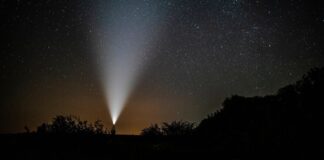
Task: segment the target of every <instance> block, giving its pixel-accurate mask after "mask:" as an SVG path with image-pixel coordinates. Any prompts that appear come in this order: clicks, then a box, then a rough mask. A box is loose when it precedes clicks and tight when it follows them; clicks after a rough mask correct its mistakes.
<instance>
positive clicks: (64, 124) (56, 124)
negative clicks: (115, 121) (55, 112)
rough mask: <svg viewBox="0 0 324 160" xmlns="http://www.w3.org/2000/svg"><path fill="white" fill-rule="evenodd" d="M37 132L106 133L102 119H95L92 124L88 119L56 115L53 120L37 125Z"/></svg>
mask: <svg viewBox="0 0 324 160" xmlns="http://www.w3.org/2000/svg"><path fill="white" fill-rule="evenodd" d="M37 133H39V134H49V133H50V134H80V135H93V134H107V133H109V132H108V130H107V129H105V128H104V125H103V123H102V121H100V120H97V121H95V122H94V123H93V124H92V123H89V122H88V121H82V120H80V119H79V118H78V117H76V116H62V115H60V116H56V117H55V118H53V122H52V123H50V124H48V123H43V124H42V125H40V126H39V127H37Z"/></svg>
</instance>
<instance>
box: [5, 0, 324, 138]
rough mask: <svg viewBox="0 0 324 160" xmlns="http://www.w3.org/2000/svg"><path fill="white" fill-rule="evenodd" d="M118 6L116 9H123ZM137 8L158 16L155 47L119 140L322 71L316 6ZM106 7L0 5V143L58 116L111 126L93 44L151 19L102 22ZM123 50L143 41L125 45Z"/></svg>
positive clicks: (85, 0)
mask: <svg viewBox="0 0 324 160" xmlns="http://www.w3.org/2000/svg"><path fill="white" fill-rule="evenodd" d="M119 2H120V4H122V5H121V6H120V7H122V8H123V4H125V6H127V4H129V3H130V2H131V1H125V0H122V1H119ZM137 3H141V4H144V5H148V6H152V7H157V8H158V9H159V11H160V10H163V12H162V11H161V12H157V13H154V15H157V16H156V17H157V18H158V19H154V16H151V17H150V20H152V21H153V22H154V24H156V25H155V26H158V27H155V28H154V29H153V30H150V28H148V31H147V32H150V33H151V32H152V33H153V32H154V33H155V32H156V34H154V43H152V44H150V45H149V46H148V47H146V48H145V51H146V52H149V53H150V54H145V55H144V56H143V57H142V58H144V59H149V60H148V61H147V62H145V63H146V64H145V67H142V68H141V73H142V75H141V76H140V78H138V83H136V86H135V87H134V90H133V92H132V93H131V95H130V97H129V99H128V101H127V103H126V105H125V108H124V110H123V112H122V113H121V115H120V118H119V120H118V122H117V132H118V133H122V134H138V133H139V132H140V131H141V129H143V128H144V127H146V126H148V125H150V124H151V123H160V122H164V121H166V122H169V121H172V120H188V121H192V122H199V121H200V120H202V119H203V118H204V117H206V116H207V115H208V114H210V113H212V112H214V111H216V110H217V109H219V108H220V107H221V104H222V101H223V100H224V99H225V98H226V97H228V96H231V95H234V94H238V95H242V96H262V95H266V94H274V93H276V91H277V90H278V89H279V88H280V87H283V86H285V85H287V84H290V83H293V82H295V81H296V80H298V79H300V78H301V77H302V75H303V74H304V73H305V72H307V71H308V70H309V69H310V68H313V67H323V64H324V44H323V43H324V2H323V1H321V0H315V1H306V0H287V1H280V0H272V1H262V0H255V1H251V0H196V1H187V0H178V1H174V0H163V1H162V0H161V1H149V0H139V1H138V2H137ZM113 4H114V1H104V0H82V1H77V0H72V1H68V0H39V1H38V0H35V1H31V0H16V1H15V0H1V1H0V16H1V23H0V32H1V47H0V73H1V74H0V82H1V83H0V88H1V91H0V133H14V132H21V131H23V130H24V126H28V127H29V128H31V129H35V127H36V126H38V125H39V124H41V123H43V122H48V121H50V120H51V119H52V118H53V117H54V116H55V115H59V114H64V115H68V114H72V115H76V116H79V117H80V118H81V119H86V120H89V121H94V120H96V119H101V120H103V122H104V123H105V125H106V126H107V127H108V128H109V127H110V126H111V123H112V122H111V118H110V115H109V111H108V109H107V104H106V100H105V99H106V96H105V94H104V92H105V91H104V89H103V88H104V87H103V86H102V83H101V82H100V81H101V76H100V73H99V72H98V67H97V66H98V65H97V61H96V55H97V53H96V52H97V48H98V44H99V43H97V41H96V40H95V39H98V38H99V39H100V38H102V37H105V36H108V37H109V36H110V35H109V34H108V35H107V33H114V32H115V31H114V30H113V29H111V28H110V27H109V26H110V23H113V21H114V19H118V18H126V19H127V18H130V17H134V14H139V17H142V18H138V19H135V20H134V21H136V23H130V24H129V26H128V28H129V29H130V30H131V28H136V26H132V25H137V24H141V22H142V21H143V22H145V21H146V19H145V15H141V14H150V13H149V12H141V10H142V9H143V8H141V7H138V8H135V9H136V11H134V8H129V9H128V10H129V12H125V13H126V14H125V15H123V16H124V17H118V15H116V17H113V16H110V17H109V16H107V13H109V11H114V5H113ZM153 4H154V5H153ZM126 9H127V7H126ZM135 16H136V15H135ZM103 21H104V22H105V26H106V28H105V30H106V31H107V32H103V30H102V25H101V24H100V22H103ZM157 28H158V29H157ZM130 32H131V31H130ZM124 34H127V32H125V33H124ZM143 34H145V33H143ZM135 35H136V34H135ZM147 35H153V34H147ZM146 39H153V38H152V37H150V36H146ZM146 39H145V40H146ZM130 41H134V43H140V42H142V41H144V40H143V39H142V38H138V37H137V36H132V37H131V39H130ZM128 54H131V53H128Z"/></svg>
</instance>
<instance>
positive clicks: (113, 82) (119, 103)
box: [95, 0, 163, 124]
mask: <svg viewBox="0 0 324 160" xmlns="http://www.w3.org/2000/svg"><path fill="white" fill-rule="evenodd" d="M156 2H157V1H154V2H153V1H143V2H139V1H132V0H129V1H123V0H121V1H113V2H111V3H109V4H107V3H105V4H101V5H100V7H99V10H100V11H102V12H104V13H100V15H104V16H103V17H95V19H96V21H98V24H99V28H98V31H97V34H96V36H95V43H96V44H95V45H96V46H97V47H98V48H97V50H96V52H97V54H96V55H97V57H98V58H99V61H98V62H99V70H100V75H101V81H102V84H103V86H104V91H105V94H106V99H107V104H108V109H109V111H110V116H111V119H112V123H113V124H115V123H116V122H117V120H118V117H119V115H120V114H121V112H122V110H123V108H124V107H125V105H126V103H127V100H128V98H129V96H130V94H131V93H132V92H133V90H134V88H135V86H136V84H137V83H138V80H139V77H140V75H141V74H142V72H143V70H144V66H145V64H146V63H147V62H148V60H149V59H150V57H151V55H150V53H149V51H150V48H151V47H152V46H153V45H154V41H155V39H156V38H157V36H158V31H159V28H160V27H161V24H160V22H161V18H162V17H163V16H162V15H163V11H162V9H159V8H158V7H157V6H158V5H157V4H155V3H156Z"/></svg>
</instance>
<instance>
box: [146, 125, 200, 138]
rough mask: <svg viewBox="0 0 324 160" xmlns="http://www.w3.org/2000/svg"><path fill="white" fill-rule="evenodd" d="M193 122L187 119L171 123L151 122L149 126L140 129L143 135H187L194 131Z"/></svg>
mask: <svg viewBox="0 0 324 160" xmlns="http://www.w3.org/2000/svg"><path fill="white" fill-rule="evenodd" d="M194 126H195V125H194V123H191V122H187V121H173V122H171V123H166V122H164V123H162V125H161V127H159V125H158V124H152V125H151V126H150V127H148V128H145V129H143V130H142V133H141V135H145V136H161V135H165V136H188V135H193V133H194Z"/></svg>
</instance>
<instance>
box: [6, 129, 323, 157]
mask: <svg viewBox="0 0 324 160" xmlns="http://www.w3.org/2000/svg"><path fill="white" fill-rule="evenodd" d="M217 141H219V143H217ZM246 144H248V143H244V142H234V143H231V144H222V141H221V140H216V139H212V138H207V137H194V136H191V137H167V136H163V137H145V136H128V135H117V136H109V135H101V136H76V135H69V136H67V135H65V136H62V135H61V136H59V135H37V134H10V135H1V152H2V153H1V156H2V157H7V158H5V159H175V158H178V159H246V158H260V159H272V158H280V159H281V158H283V157H290V158H292V157H295V158H297V159H308V158H311V157H313V156H318V155H320V154H321V153H323V152H322V150H316V149H315V150H314V148H318V149H319V148H322V147H320V146H319V147H315V146H303V144H296V145H295V146H293V145H289V146H285V145H286V144H283V146H279V147H274V146H271V145H270V146H269V145H260V146H248V145H246ZM305 145H307V144H305ZM1 159H2V158H1Z"/></svg>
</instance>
